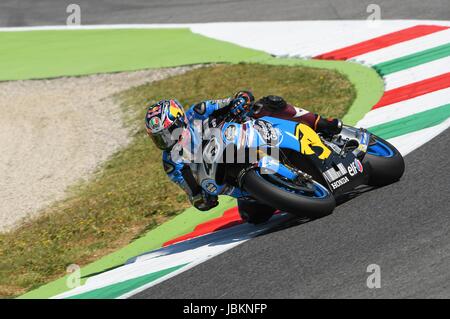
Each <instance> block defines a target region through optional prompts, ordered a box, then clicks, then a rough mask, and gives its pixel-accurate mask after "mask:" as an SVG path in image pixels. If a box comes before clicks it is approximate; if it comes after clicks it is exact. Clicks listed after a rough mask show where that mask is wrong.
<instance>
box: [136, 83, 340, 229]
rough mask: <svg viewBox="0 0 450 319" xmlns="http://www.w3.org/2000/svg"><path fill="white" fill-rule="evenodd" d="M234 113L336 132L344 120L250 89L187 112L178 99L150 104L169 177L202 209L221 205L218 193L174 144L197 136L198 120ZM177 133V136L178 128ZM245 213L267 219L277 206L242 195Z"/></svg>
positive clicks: (153, 132) (151, 124) (150, 128)
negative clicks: (257, 95)
mask: <svg viewBox="0 0 450 319" xmlns="http://www.w3.org/2000/svg"><path fill="white" fill-rule="evenodd" d="M227 114H232V115H234V116H237V115H239V116H241V118H242V117H243V118H255V119H257V118H261V117H264V116H272V117H278V118H282V119H287V120H291V121H296V122H301V123H304V124H306V125H308V126H310V127H311V128H313V129H314V130H315V131H316V132H318V133H322V134H323V135H328V136H333V135H336V134H339V132H340V131H341V129H342V122H341V121H340V120H339V119H332V118H329V119H325V118H323V117H321V116H320V115H318V114H315V113H311V112H309V111H307V110H305V109H303V108H300V107H296V106H293V105H291V104H288V103H287V102H286V101H285V100H284V99H283V98H282V97H279V96H274V95H269V96H266V97H263V98H261V99H259V100H257V101H255V98H254V96H253V94H252V93H251V92H250V91H239V92H237V93H236V94H235V95H234V96H233V97H228V98H225V99H219V100H205V101H202V102H200V103H197V104H194V105H192V106H191V107H190V108H189V109H188V110H187V111H186V112H185V111H184V109H183V107H182V105H181V104H180V103H179V102H178V101H177V100H175V99H170V100H161V101H159V102H157V103H155V104H152V105H150V106H149V107H148V108H147V113H146V117H145V123H146V131H147V133H148V135H149V136H150V137H151V139H152V140H153V142H154V143H155V145H156V146H157V147H158V148H160V149H161V150H163V155H162V160H163V166H164V170H165V172H166V174H167V175H168V177H169V178H170V179H171V180H172V181H173V182H175V183H176V184H178V185H179V186H180V187H181V188H182V189H183V190H184V191H185V192H186V193H187V195H188V197H189V200H190V202H191V204H192V205H193V206H194V207H196V208H197V209H199V210H201V211H207V210H210V209H211V208H213V207H216V206H217V205H218V196H217V195H211V194H209V193H208V192H206V191H205V190H204V189H203V188H202V187H201V186H200V185H199V184H198V183H197V181H196V179H195V177H194V175H193V173H192V171H191V169H190V166H189V165H188V164H186V163H185V162H182V161H179V160H175V159H173V158H172V155H171V151H172V149H173V148H174V146H175V145H176V144H177V143H178V142H180V141H182V140H187V139H188V138H189V137H193V138H194V136H193V134H192V130H193V123H194V121H195V120H201V121H203V120H206V119H216V118H221V117H224V116H226V115H227ZM175 130H177V131H176V132H177V134H176V135H175V136H176V138H174V132H175ZM238 206H239V211H240V214H241V216H242V217H243V218H244V219H245V216H248V215H249V214H248V211H249V210H255V209H256V210H258V211H259V213H260V216H261V220H260V221H253V222H255V223H258V222H263V221H265V220H267V219H268V218H265V217H264V216H266V217H267V216H269V218H270V216H271V215H272V214H273V212H274V209H273V208H271V207H268V206H266V205H262V204H259V203H256V202H255V201H254V200H252V199H248V198H245V199H239V200H238Z"/></svg>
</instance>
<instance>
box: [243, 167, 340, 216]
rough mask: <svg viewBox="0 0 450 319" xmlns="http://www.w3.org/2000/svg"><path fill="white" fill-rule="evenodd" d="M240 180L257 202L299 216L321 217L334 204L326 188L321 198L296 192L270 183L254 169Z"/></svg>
mask: <svg viewBox="0 0 450 319" xmlns="http://www.w3.org/2000/svg"><path fill="white" fill-rule="evenodd" d="M241 182H242V186H243V188H244V189H245V190H246V191H247V192H248V193H250V195H251V196H252V197H253V198H255V199H256V200H257V201H258V202H260V203H263V204H265V205H267V206H270V207H273V208H274V209H279V210H281V211H284V212H287V213H291V214H293V215H296V216H299V217H308V218H319V217H323V216H326V215H329V214H331V212H332V211H333V209H334V207H335V206H336V201H335V200H334V197H333V195H332V194H331V192H330V191H328V189H326V194H325V195H324V196H323V197H321V198H317V197H310V196H306V195H301V194H297V193H294V192H291V191H288V190H286V189H282V188H280V187H278V186H276V185H274V184H272V183H270V182H269V181H267V180H265V179H264V178H263V177H262V176H261V175H260V174H259V172H256V171H255V170H254V169H251V170H249V171H247V172H246V173H245V174H244V176H242V179H241ZM321 187H323V186H321ZM324 189H325V188H324Z"/></svg>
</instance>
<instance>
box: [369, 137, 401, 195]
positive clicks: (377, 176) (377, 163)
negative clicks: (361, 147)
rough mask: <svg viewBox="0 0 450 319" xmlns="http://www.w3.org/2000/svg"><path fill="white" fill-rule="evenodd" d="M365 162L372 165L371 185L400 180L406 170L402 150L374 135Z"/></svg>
mask: <svg viewBox="0 0 450 319" xmlns="http://www.w3.org/2000/svg"><path fill="white" fill-rule="evenodd" d="M372 137H373V139H374V142H373V143H371V144H370V145H369V148H368V151H367V154H366V155H365V156H364V160H363V163H364V164H368V165H369V166H370V177H369V185H371V186H385V185H389V184H392V183H394V182H396V181H398V180H399V179H400V178H401V177H402V176H403V173H404V172H405V161H404V160H403V156H402V155H401V154H400V152H399V151H398V150H397V149H396V148H395V147H394V146H393V145H392V144H390V143H389V142H387V141H385V140H383V139H382V138H380V137H378V136H375V135H372Z"/></svg>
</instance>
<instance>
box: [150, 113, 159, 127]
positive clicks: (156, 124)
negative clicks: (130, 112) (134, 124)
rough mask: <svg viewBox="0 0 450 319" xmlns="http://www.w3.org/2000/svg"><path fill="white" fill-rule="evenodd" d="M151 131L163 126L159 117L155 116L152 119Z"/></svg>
mask: <svg viewBox="0 0 450 319" xmlns="http://www.w3.org/2000/svg"><path fill="white" fill-rule="evenodd" d="M149 124H150V129H152V130H157V129H159V127H160V126H161V120H160V119H159V117H157V116H155V117H152V118H151V119H150V123H149Z"/></svg>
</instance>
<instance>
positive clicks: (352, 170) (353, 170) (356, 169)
mask: <svg viewBox="0 0 450 319" xmlns="http://www.w3.org/2000/svg"><path fill="white" fill-rule="evenodd" d="M347 170H348V173H349V174H350V176H355V175H356V174H358V173H362V172H363V170H364V168H363V166H362V164H361V162H360V161H359V160H358V159H357V158H355V160H354V161H353V163H350V165H349V166H348V167H347Z"/></svg>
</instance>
